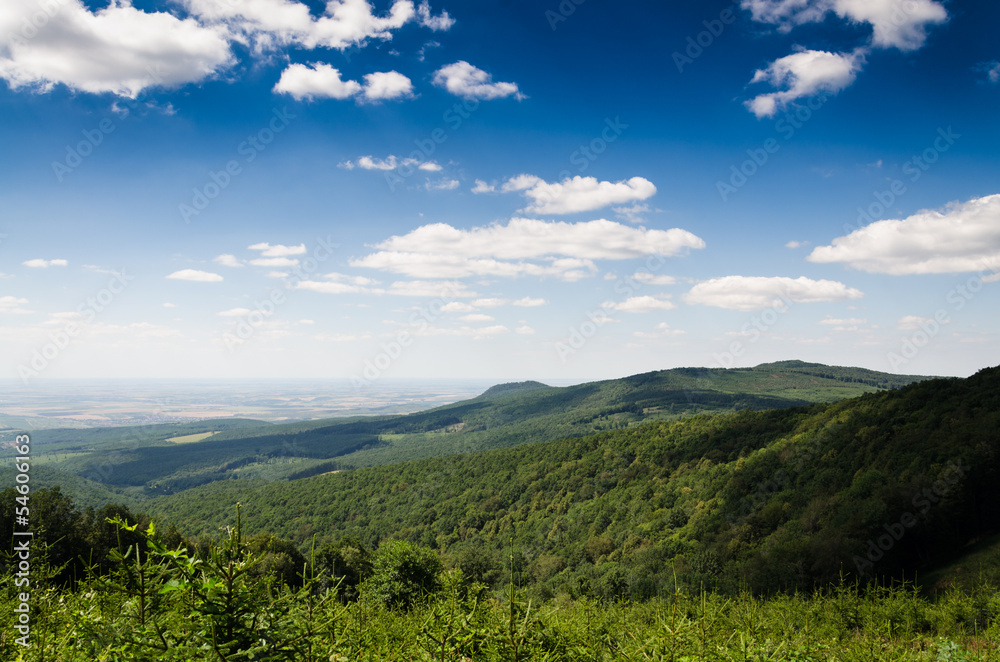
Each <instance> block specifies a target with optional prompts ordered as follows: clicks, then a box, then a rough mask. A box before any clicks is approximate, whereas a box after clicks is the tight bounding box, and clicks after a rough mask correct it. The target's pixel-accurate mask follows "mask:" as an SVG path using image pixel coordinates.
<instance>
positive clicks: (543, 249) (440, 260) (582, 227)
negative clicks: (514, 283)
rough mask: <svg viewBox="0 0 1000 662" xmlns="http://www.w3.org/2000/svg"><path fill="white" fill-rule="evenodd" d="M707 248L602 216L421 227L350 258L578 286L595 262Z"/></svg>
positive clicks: (419, 270)
mask: <svg viewBox="0 0 1000 662" xmlns="http://www.w3.org/2000/svg"><path fill="white" fill-rule="evenodd" d="M704 245H705V243H704V241H702V240H701V239H700V238H699V237H696V236H695V235H693V234H691V233H690V232H687V231H685V230H681V229H678V228H674V229H671V230H647V229H644V228H633V227H629V226H626V225H622V224H620V223H615V222H613V221H607V220H603V219H602V220H596V221H589V222H582V223H566V222H547V221H539V220H533V219H524V218H515V219H511V220H510V221H509V222H508V223H507V224H506V225H500V224H493V225H489V226H485V227H478V228H472V229H470V230H461V229H458V228H455V227H452V226H451V225H447V224H445V223H434V224H431V225H425V226H421V227H419V228H417V229H415V230H413V231H411V232H410V233H408V234H406V235H403V236H394V237H390V238H389V239H387V240H385V241H383V242H381V243H379V244H376V245H375V248H376V249H378V250H377V252H375V253H372V254H370V255H368V256H365V257H363V258H360V259H355V260H352V261H351V266H355V267H366V268H371V269H380V270H383V271H390V272H394V273H402V274H406V275H408V276H411V277H415V278H464V277H467V276H505V277H517V276H523V275H532V276H554V277H556V278H560V279H562V280H566V281H574V280H579V279H580V278H583V277H585V276H587V275H590V274H593V273H594V272H596V270H597V267H596V265H595V264H594V260H599V259H603V260H623V259H629V258H636V257H644V256H648V255H668V256H673V255H678V254H680V253H682V252H684V251H686V250H688V249H692V248H703V247H704Z"/></svg>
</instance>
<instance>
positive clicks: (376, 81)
mask: <svg viewBox="0 0 1000 662" xmlns="http://www.w3.org/2000/svg"><path fill="white" fill-rule="evenodd" d="M364 92H365V98H366V99H368V100H369V101H391V100H393V99H406V98H409V97H412V96H413V82H412V81H411V80H410V79H409V78H407V77H406V76H404V75H403V74H401V73H399V72H398V71H379V72H375V73H373V74H365V86H364Z"/></svg>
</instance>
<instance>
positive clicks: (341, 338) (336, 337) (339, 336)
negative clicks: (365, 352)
mask: <svg viewBox="0 0 1000 662" xmlns="http://www.w3.org/2000/svg"><path fill="white" fill-rule="evenodd" d="M368 338H371V334H370V333H364V334H362V335H360V336H358V335H354V334H350V333H319V334H316V335H315V336H313V340H319V341H320V342H353V341H355V340H366V339H368Z"/></svg>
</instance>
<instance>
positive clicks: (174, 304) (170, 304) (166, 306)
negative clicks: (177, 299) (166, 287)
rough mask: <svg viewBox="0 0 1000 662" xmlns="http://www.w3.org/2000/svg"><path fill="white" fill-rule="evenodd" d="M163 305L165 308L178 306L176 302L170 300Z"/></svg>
mask: <svg viewBox="0 0 1000 662" xmlns="http://www.w3.org/2000/svg"><path fill="white" fill-rule="evenodd" d="M163 307H164V308H176V307H177V304H176V303H170V302H169V301H168V302H166V303H164V304H163Z"/></svg>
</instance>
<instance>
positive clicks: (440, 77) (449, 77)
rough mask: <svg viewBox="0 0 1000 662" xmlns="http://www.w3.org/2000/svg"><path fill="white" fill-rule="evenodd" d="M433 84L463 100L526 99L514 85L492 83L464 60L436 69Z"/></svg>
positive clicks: (488, 76) (490, 77)
mask: <svg viewBox="0 0 1000 662" xmlns="http://www.w3.org/2000/svg"><path fill="white" fill-rule="evenodd" d="M433 82H434V84H435V85H437V86H438V87H441V88H444V89H446V90H448V91H449V92H451V93H452V94H454V95H455V96H458V97H462V98H464V99H477V100H480V101H486V100H490V99H502V98H504V97H510V96H512V97H514V98H515V99H518V100H521V99H524V98H526V97H525V96H524V95H523V94H521V91H520V90H519V89H518V88H517V84H516V83H494V82H493V76H491V75H490V74H488V73H486V72H485V71H483V70H482V69H479V68H476V67H474V66H472V65H471V64H469V63H468V62H466V61H464V60H460V61H458V62H455V63H453V64H449V65H447V66H445V67H441V68H440V69H438V70H437V71H436V72H435V73H434V81H433Z"/></svg>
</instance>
